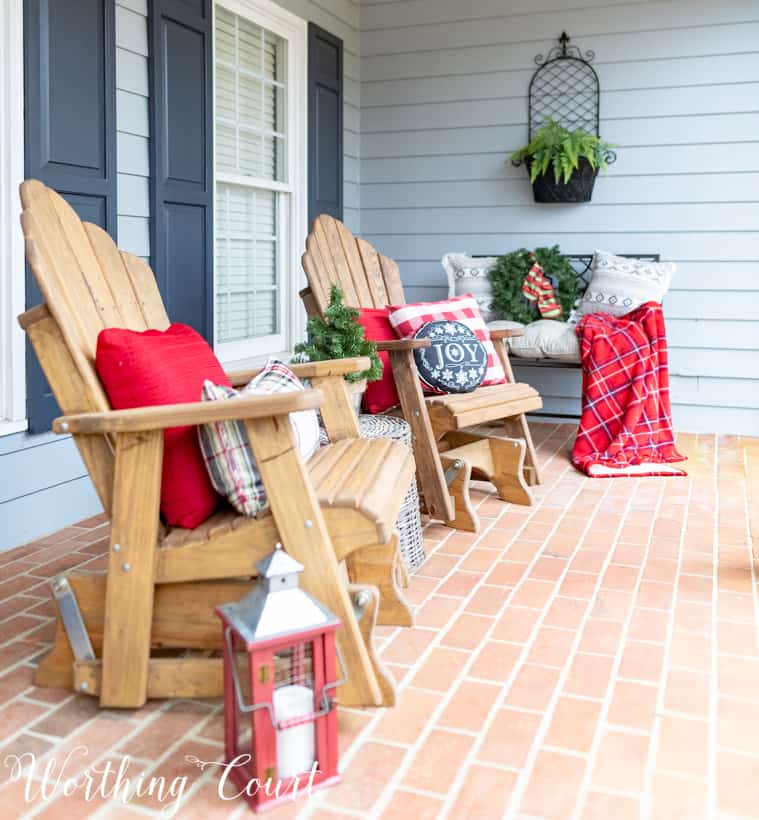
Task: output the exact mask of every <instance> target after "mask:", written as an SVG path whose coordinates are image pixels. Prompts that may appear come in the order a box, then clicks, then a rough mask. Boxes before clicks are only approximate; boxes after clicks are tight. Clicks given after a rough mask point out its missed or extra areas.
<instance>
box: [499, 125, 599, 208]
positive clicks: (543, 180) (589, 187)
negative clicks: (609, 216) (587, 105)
mask: <svg viewBox="0 0 759 820" xmlns="http://www.w3.org/2000/svg"><path fill="white" fill-rule="evenodd" d="M612 148H613V146H612V145H610V144H609V143H608V142H604V141H603V140H602V139H601V138H600V137H597V136H595V135H594V134H591V133H589V132H588V131H585V130H584V129H583V128H577V129H576V130H574V131H569V130H568V129H566V128H564V126H562V125H559V123H557V122H556V121H555V120H552V119H550V118H549V119H547V120H546V122H545V123H544V124H543V125H542V126H541V127H540V128H539V129H538V131H537V132H536V133H535V136H534V137H533V138H532V140H530V143H529V145H525V146H524V147H523V148H520V149H519V150H518V151H514V153H513V154H512V155H511V157H510V159H511V161H512V162H513V163H514V164H515V165H519V164H520V163H522V162H524V164H525V165H526V166H527V170H528V172H529V174H530V182H531V183H532V191H533V195H534V197H535V202H590V200H591V197H592V195H593V185H594V184H595V181H596V177H597V176H598V172H599V170H604V171H605V170H606V168H607V166H608V158H609V155H610V153H611V149H612Z"/></svg>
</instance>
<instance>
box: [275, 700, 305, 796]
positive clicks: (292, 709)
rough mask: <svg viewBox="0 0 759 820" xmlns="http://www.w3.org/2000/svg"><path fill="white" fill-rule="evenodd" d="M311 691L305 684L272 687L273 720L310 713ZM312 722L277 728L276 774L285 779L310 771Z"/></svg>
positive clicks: (287, 718) (283, 719)
mask: <svg viewBox="0 0 759 820" xmlns="http://www.w3.org/2000/svg"><path fill="white" fill-rule="evenodd" d="M313 711H314V691H313V689H309V688H308V686H298V685H295V684H293V685H292V686H282V687H280V688H279V689H275V690H274V719H275V720H276V721H277V722H279V721H285V720H290V719H292V718H297V717H302V716H303V715H310V714H311V713H312V712H313ZM314 754H315V749H314V722H313V721H312V720H309V721H308V722H307V723H301V724H300V725H299V726H293V727H292V728H290V729H277V777H279V778H280V779H281V780H284V779H285V778H287V777H293V776H294V775H296V774H301V773H302V772H308V771H310V770H311V766H312V765H313V762H314Z"/></svg>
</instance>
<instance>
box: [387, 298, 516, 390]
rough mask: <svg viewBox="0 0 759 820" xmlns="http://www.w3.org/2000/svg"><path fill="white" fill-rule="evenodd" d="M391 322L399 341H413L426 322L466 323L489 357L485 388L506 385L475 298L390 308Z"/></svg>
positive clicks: (484, 380)
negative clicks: (492, 385) (491, 385)
mask: <svg viewBox="0 0 759 820" xmlns="http://www.w3.org/2000/svg"><path fill="white" fill-rule="evenodd" d="M389 310H390V314H389V316H388V319H389V320H390V324H391V325H392V326H393V329H394V330H395V332H396V333H397V334H398V337H399V338H400V339H411V338H412V337H413V336H414V334H415V333H416V331H417V330H419V328H420V327H421V326H422V325H426V324H427V322H435V321H445V320H449V321H450V320H455V321H457V322H462V323H463V324H465V325H466V326H467V327H468V328H469V329H470V330H471V331H472V332H473V333H474V335H475V336H476V337H477V338H478V339H479V340H480V341H481V342H482V344H483V345H484V347H485V351H486V352H487V354H488V369H487V371H486V372H485V378H484V379H483V381H482V386H483V387H485V386H486V385H489V384H505V382H506V374H505V373H504V372H503V367H502V366H501V362H500V360H499V358H498V355H497V354H496V352H495V348H494V347H493V342H492V340H491V338H490V333H489V331H488V326H487V325H486V324H485V320H484V319H483V318H482V313H481V312H480V308H479V307H478V305H477V302H476V300H475V298H474V297H473V296H472V295H471V294H470V293H467V294H466V295H464V296H454V297H451V298H450V299H445V300H443V301H442V302H414V303H412V304H409V305H391V306H390V307H389Z"/></svg>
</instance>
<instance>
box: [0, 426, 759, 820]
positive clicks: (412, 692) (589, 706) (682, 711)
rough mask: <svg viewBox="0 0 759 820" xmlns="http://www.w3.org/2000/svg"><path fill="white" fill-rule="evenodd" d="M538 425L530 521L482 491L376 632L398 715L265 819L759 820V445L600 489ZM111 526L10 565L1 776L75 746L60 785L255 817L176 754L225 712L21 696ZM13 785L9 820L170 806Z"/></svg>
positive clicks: (693, 444)
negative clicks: (299, 798)
mask: <svg viewBox="0 0 759 820" xmlns="http://www.w3.org/2000/svg"><path fill="white" fill-rule="evenodd" d="M534 432H535V435H536V440H537V443H538V449H539V454H540V458H541V460H542V462H543V465H544V466H543V474H544V483H543V484H542V485H541V486H540V487H537V488H535V500H536V503H535V505H534V506H533V507H531V508H525V507H516V506H513V505H509V504H505V503H503V502H501V501H499V500H498V499H497V498H495V497H494V496H492V495H491V493H490V488H489V487H488V485H478V490H477V492H476V498H475V501H476V504H477V506H478V512H479V514H480V516H481V519H482V524H483V526H482V530H481V532H480V533H478V534H476V535H473V534H470V533H460V532H455V531H452V530H450V529H447V528H445V527H442V526H440V525H439V524H428V525H427V526H426V529H425V546H426V550H427V554H428V560H427V562H426V564H425V565H424V566H423V567H422V568H421V569H420V571H419V572H418V573H417V574H416V575H415V576H413V578H412V580H411V587H410V589H409V591H408V597H409V599H410V600H411V601H412V602H413V603H414V605H415V608H416V612H417V625H416V627H415V628H414V629H412V630H403V629H398V628H392V627H383V628H381V629H378V633H377V634H378V645H379V648H380V654H381V656H382V657H383V658H384V659H385V661H386V662H387V663H388V669H389V670H390V672H391V673H392V675H393V677H394V678H395V679H396V680H397V681H398V683H399V704H398V706H397V707H396V708H395V709H394V710H390V711H384V710H371V709H365V710H359V709H342V710H341V713H340V721H339V723H340V732H341V737H340V741H341V743H340V746H341V765H342V769H343V772H344V781H343V784H342V785H340V786H339V787H336V788H335V789H331V790H326V791H324V792H321V793H317V794H315V795H314V796H313V797H312V798H310V799H306V800H305V801H304V802H302V803H299V804H297V805H295V806H287V807H285V808H284V809H281V810H277V811H275V812H274V813H273V814H272V815H271V817H272V818H274V820H277V818H280V817H281V818H289V817H295V816H302V817H309V818H314V819H315V820H316V819H317V818H340V817H382V818H384V817H386V818H405V817H408V818H411V820H422V818H437V817H441V818H442V817H448V818H453V820H459V818H460V819H461V820H469V818H474V819H475V820H478V819H479V818H490V817H493V818H502V817H507V818H515V820H516V818H522V817H529V818H540V817H544V818H553V817H556V818H577V820H581V819H582V818H589V819H590V818H597V819H598V820H600V819H601V818H603V820H624V819H625V818H638V817H642V818H663V820H669V818H687V820H695V818H699V817H704V818H717V817H737V816H740V817H757V818H759V787H758V786H757V783H759V779H758V778H757V772H758V771H759V599H758V598H757V586H756V580H757V579H756V569H757V567H756V565H755V564H754V561H753V556H752V533H756V532H757V531H759V440H757V439H746V438H740V437H734V436H725V437H714V436H707V435H681V436H680V437H679V439H678V444H679V446H680V447H681V448H682V450H684V451H685V452H686V453H687V454H688V456H689V458H690V461H689V462H688V464H687V468H688V470H689V473H690V475H689V477H688V478H685V479H683V478H641V479H614V480H589V479H586V478H584V477H583V476H581V475H579V474H578V473H577V472H576V471H575V470H574V469H573V468H572V467H571V465H570V464H569V461H568V453H569V449H570V447H571V442H572V438H573V429H572V428H571V427H569V426H566V425H565V426H562V425H550V424H543V425H535V426H534ZM107 531H108V526H107V522H105V520H104V519H103V518H102V517H100V516H96V517H95V518H93V519H90V520H88V521H84V522H80V524H79V525H77V526H74V527H69V528H67V529H66V530H63V531H61V532H59V533H55V534H53V535H51V536H47V537H46V538H43V539H40V540H39V541H37V542H35V543H33V544H27V545H24V546H22V547H19V548H18V549H16V550H12V551H11V552H8V553H4V554H3V555H0V732H1V733H2V736H1V737H0V761H2V760H3V759H5V758H6V756H7V755H22V754H23V753H24V752H32V753H34V754H35V755H36V756H37V759H38V761H40V762H41V763H42V764H44V762H45V761H47V760H48V759H50V758H53V759H55V760H62V759H63V757H65V756H66V755H67V754H69V753H72V758H71V761H72V762H71V763H70V766H71V772H72V773H73V772H76V771H81V770H82V769H83V768H84V767H86V766H89V765H92V764H94V765H95V766H97V767H102V766H103V765H105V763H106V762H107V761H110V762H111V763H112V765H115V764H116V763H117V762H119V761H121V760H123V759H124V758H126V759H128V760H129V761H130V770H129V772H130V774H132V775H133V776H136V775H137V774H138V773H140V772H146V773H148V775H149V774H151V773H152V774H155V775H159V776H160V775H163V776H165V777H166V778H167V780H170V779H171V778H177V777H181V776H185V775H186V776H187V779H188V783H187V787H186V790H185V792H184V794H183V798H182V805H181V807H180V811H179V813H178V814H177V816H180V817H188V818H192V817H202V818H204V820H214V819H215V818H222V817H229V816H234V817H241V816H245V814H246V811H247V810H246V809H245V807H244V805H243V804H242V802H241V801H240V800H239V799H226V800H222V798H221V797H220V796H219V794H218V789H217V784H218V770H217V769H216V767H213V766H210V767H207V768H206V769H205V770H203V771H201V770H200V769H199V768H197V767H196V766H193V765H192V764H188V762H187V761H186V759H185V758H186V756H188V755H190V756H191V755H195V756H196V757H198V758H201V759H206V760H214V759H217V758H219V756H220V755H221V754H222V738H223V730H222V714H221V707H220V703H219V701H174V702H158V703H150V704H149V705H148V706H146V707H145V708H143V709H141V710H138V711H136V712H114V711H110V710H105V711H101V710H99V709H98V708H97V704H96V703H95V702H94V701H92V700H90V699H87V698H85V697H82V696H78V695H74V694H73V693H69V692H59V691H55V690H43V689H39V688H37V687H35V686H34V684H33V672H34V667H35V665H36V664H37V663H38V661H39V658H40V656H41V655H42V654H43V653H44V651H45V649H46V648H47V647H48V646H49V641H50V640H51V637H52V633H51V628H50V624H51V623H52V609H51V607H50V604H49V602H48V600H47V589H46V580H47V578H48V577H49V576H50V575H51V574H52V573H54V572H56V571H60V570H65V569H68V568H69V567H73V566H82V565H85V564H86V566H87V568H88V569H91V568H92V567H93V564H92V563H87V562H92V561H95V562H97V561H100V560H101V559H102V555H103V553H104V552H105V550H106V547H107ZM754 537H755V536H754ZM96 566H97V565H96ZM82 746H85V747H86V748H87V754H88V756H85V757H84V758H81V759H80V758H77V757H76V755H75V750H76V749H80V748H81V747H82ZM40 772H41V768H40V767H39V766H38V770H37V772H36V779H35V778H33V782H32V792H33V794H34V795H36V793H37V792H38V791H39V787H40V785H41V784H40V783H39V778H40ZM11 775H12V770H11V769H8V768H3V769H2V770H0V811H1V812H2V815H3V816H4V817H6V816H7V817H22V816H26V815H28V816H30V817H32V816H37V815H39V816H45V817H47V816H60V817H72V818H73V817H87V816H91V815H93V814H95V813H96V812H97V817H99V818H101V817H104V818H109V820H113V818H120V817H133V818H137V817H145V816H154V817H158V816H159V811H160V808H161V806H160V805H158V803H157V802H156V800H155V799H150V798H142V799H139V798H136V797H135V798H134V799H133V800H132V801H131V802H130V803H129V805H124V804H122V803H121V802H119V801H115V800H113V799H111V800H110V801H109V800H105V801H104V800H103V799H96V800H93V801H92V802H91V803H88V802H87V801H86V800H84V799H83V797H82V796H81V795H76V796H72V797H71V798H65V797H61V796H60V795H57V796H56V797H55V798H54V799H53V800H49V801H47V804H45V803H44V802H43V801H41V800H40V798H39V796H35V797H34V798H33V800H32V802H31V803H29V802H27V801H26V799H25V794H24V784H21V783H14V782H12V777H11ZM225 797H228V798H232V797H233V795H232V794H231V793H230V792H229V791H227V793H226V795H225Z"/></svg>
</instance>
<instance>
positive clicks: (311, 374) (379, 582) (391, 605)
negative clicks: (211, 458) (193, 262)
mask: <svg viewBox="0 0 759 820" xmlns="http://www.w3.org/2000/svg"><path fill="white" fill-rule="evenodd" d="M21 200H22V204H23V213H22V216H21V223H22V226H23V230H24V235H25V238H26V253H27V259H28V261H29V264H30V266H31V268H32V271H33V272H34V275H35V277H36V279H37V282H38V283H39V286H40V289H41V291H42V293H43V296H44V299H45V303H44V304H43V305H39V306H37V307H35V308H32V309H31V310H29V311H27V312H26V313H25V314H23V315H22V316H21V317H20V323H21V325H22V327H24V328H25V329H26V331H27V333H28V334H29V337H30V339H31V342H32V344H33V346H34V349H35V351H36V353H37V356H38V357H39V360H40V362H41V364H42V367H43V369H44V371H45V375H46V376H47V378H48V380H49V382H50V385H51V387H52V389H53V392H54V394H55V396H56V398H57V400H58V403H59V404H60V406H61V408H62V410H63V412H64V413H65V414H66V415H64V416H63V417H62V418H59V419H56V421H55V422H54V425H53V429H54V430H55V431H56V432H58V433H70V434H71V435H73V437H74V440H75V441H76V444H77V447H78V448H79V452H80V454H81V456H82V458H83V460H84V463H85V464H86V466H87V469H88V471H89V474H90V477H91V478H92V481H93V483H94V485H95V488H96V490H97V492H98V495H99V497H100V500H101V502H102V504H103V507H104V509H105V511H106V512H107V514H108V515H109V517H110V519H111V536H110V550H109V557H108V570H107V574H97V573H96V574H80V575H76V574H75V573H71V574H69V576H68V577H67V578H66V579H61V578H58V579H56V580H55V581H54V583H53V591H54V594H55V597H56V599H58V598H59V594H60V595H61V596H62V599H64V598H65V599H66V600H67V606H68V612H67V613H65V614H67V615H68V616H69V618H68V622H69V623H71V616H72V606H71V603H72V600H73V599H72V598H71V596H70V595H69V596H68V597H67V595H66V593H67V591H68V590H73V592H74V594H75V597H76V602H75V603H76V605H75V606H74V607H73V610H74V611H73V616H74V621H77V619H81V620H80V621H79V624H81V621H83V626H84V629H85V630H86V633H87V634H86V635H84V638H85V641H84V643H85V644H86V643H87V640H86V639H87V638H89V641H90V642H91V644H92V645H93V648H94V650H95V653H96V655H95V657H94V658H93V657H92V656H91V655H90V656H89V657H87V654H88V653H84V655H85V657H81V655H82V653H81V652H78V653H77V654H79V655H80V657H79V658H78V659H76V658H75V657H74V654H73V653H72V648H71V645H70V641H69V639H68V636H67V633H66V630H65V629H64V627H63V626H62V623H61V617H59V623H58V632H57V635H56V639H55V644H54V647H53V649H52V651H51V652H50V654H49V655H48V656H47V657H46V658H45V659H44V660H43V662H42V664H41V666H40V668H39V670H38V673H37V678H36V682H37V683H38V684H40V685H52V686H74V688H75V689H76V690H78V691H81V692H85V693H87V694H90V695H99V697H100V703H101V705H102V706H114V707H119V706H120V707H137V706H140V705H142V704H143V703H144V702H145V700H146V698H153V697H156V698H157V697H185V696H196V697H209V696H217V695H220V694H222V692H223V684H222V661H221V658H220V656H219V653H218V650H220V649H221V626H220V623H219V621H218V618H216V616H215V615H214V614H213V607H214V605H216V604H219V603H224V602H227V601H233V600H237V599H239V598H240V597H241V596H242V595H243V594H245V592H246V591H247V590H248V589H249V588H250V585H251V583H252V582H251V580H250V579H251V576H252V575H253V574H255V569H254V564H255V562H256V561H257V560H258V559H259V558H261V557H263V556H264V555H266V554H268V553H269V552H271V550H273V549H274V546H275V544H276V543H277V542H281V543H282V544H283V545H284V548H285V549H286V550H287V552H289V553H290V554H291V555H293V556H294V557H295V558H296V559H297V560H299V561H300V562H301V563H303V564H304V565H305V572H304V573H303V575H302V578H301V584H302V586H303V587H304V588H305V589H306V590H308V591H309V592H311V593H312V594H313V595H315V596H316V597H317V598H318V599H320V600H321V601H322V602H323V603H324V604H325V605H326V606H328V607H329V608H330V609H331V610H332V611H333V612H334V613H335V614H336V615H337V616H338V617H339V618H340V620H341V621H342V627H341V628H340V630H339V633H338V635H339V637H338V640H339V645H340V647H341V651H342V656H343V658H344V660H345V663H346V666H347V671H348V681H347V683H345V685H344V686H342V687H341V690H340V692H339V696H340V700H341V702H342V703H345V704H356V705H370V706H379V705H386V706H388V705H392V704H393V702H394V699H395V690H394V686H393V683H392V681H391V679H390V677H389V676H388V675H387V674H386V673H385V671H384V670H383V668H382V666H381V665H380V663H379V661H378V659H377V657H376V655H375V653H374V649H373V644H372V628H373V626H374V623H375V620H376V619H377V618H379V621H380V622H382V623H392V624H400V625H410V624H411V622H412V618H411V614H410V611H409V608H408V606H407V604H406V602H405V601H404V599H403V596H402V594H401V593H400V591H399V589H398V583H397V577H398V576H399V574H400V573H399V566H398V560H399V553H398V536H397V532H396V530H395V528H394V522H395V519H396V516H397V514H398V511H399V508H400V506H401V503H402V500H403V497H404V495H405V492H406V489H407V488H408V485H409V483H410V481H411V480H413V474H414V465H413V457H412V455H411V452H410V451H409V450H408V448H405V447H403V446H402V445H400V444H397V443H394V442H390V441H387V440H376V441H369V440H364V439H360V438H359V432H358V425H357V419H356V416H355V413H354V412H353V411H352V409H351V406H350V400H349V398H348V393H347V390H346V388H345V381H344V379H343V375H344V374H346V373H350V372H356V371H360V370H363V369H365V368H366V367H368V364H369V362H368V360H367V359H345V360H340V361H334V362H320V363H314V364H306V365H299V366H297V367H295V368H294V369H295V371H296V372H297V373H298V375H299V376H301V377H304V378H308V379H310V380H311V382H312V385H313V387H314V388H315V389H312V390H308V391H304V392H298V393H283V394H276V395H272V396H266V397H250V398H241V399H240V400H239V401H231V402H200V401H198V403H194V404H182V405H171V406H161V407H145V408H137V409H134V410H126V411H114V410H111V409H110V407H109V404H108V399H107V398H106V395H105V393H104V391H103V388H102V386H101V384H100V381H99V380H98V377H97V375H96V371H95V368H94V355H95V346H96V340H97V336H98V333H99V331H100V330H101V329H102V328H104V327H126V328H131V329H134V330H145V329H148V328H155V329H165V328H166V327H167V326H168V324H169V320H168V317H167V315H166V312H165V310H164V307H163V304H162V301H161V297H160V295H159V292H158V289H157V286H156V283H155V279H154V276H153V274H152V271H151V270H150V268H149V267H148V266H147V265H146V264H145V263H144V262H143V261H142V260H141V259H139V258H138V257H135V256H132V255H131V254H128V253H124V252H120V251H119V249H118V248H117V247H116V245H115V244H114V243H113V241H112V240H111V238H110V237H109V236H108V235H107V234H106V233H105V232H104V231H102V230H101V229H100V228H98V227H97V226H95V225H91V224H88V223H82V222H80V220H79V218H78V217H77V215H76V214H75V212H74V211H73V210H72V209H71V208H70V207H69V205H68V204H67V203H66V202H65V201H64V200H63V199H62V198H61V197H60V196H59V195H58V194H57V193H55V192H54V191H52V190H50V189H49V188H46V187H45V186H44V185H42V183H40V182H37V181H35V180H31V181H27V182H24V183H23V184H22V185H21ZM252 375H253V372H246V373H237V374H230V376H231V381H232V382H233V384H244V383H246V382H247V381H248V380H249V379H250V378H251V377H252ZM199 398H200V397H199ZM315 407H320V408H321V413H322V418H323V422H324V425H325V427H326V429H327V432H328V435H329V437H330V442H331V443H330V444H329V445H327V446H326V447H323V448H321V449H320V450H318V451H317V453H316V454H315V455H314V456H313V458H312V459H311V460H310V462H309V463H308V464H306V463H304V461H303V459H302V458H301V456H300V454H299V451H298V449H297V447H296V446H295V443H294V440H293V433H292V428H291V426H290V424H289V419H288V414H289V413H291V412H294V411H298V410H304V409H308V408H315ZM224 419H242V420H244V422H245V425H246V428H247V431H248V436H249V438H250V443H251V446H252V449H253V452H254V454H255V456H256V459H257V461H258V464H259V467H260V469H261V473H262V477H263V481H264V484H265V486H266V489H267V492H268V496H269V500H270V509H269V511H268V512H267V513H264V514H262V515H261V516H260V517H258V518H255V519H253V518H247V517H244V516H240V515H238V514H236V513H235V512H234V511H232V510H231V508H227V509H226V510H224V511H222V512H218V513H216V514H214V515H213V516H212V517H211V518H210V519H209V520H208V521H206V522H205V523H204V524H202V525H201V526H200V527H198V528H197V529H195V530H182V529H173V530H170V529H167V528H166V527H164V526H163V525H162V524H161V522H160V520H159V491H160V481H161V460H162V451H163V431H164V430H165V429H166V428H168V427H173V426H177V425H185V424H200V423H205V422H210V421H216V420H224ZM343 563H344V564H346V565H347V572H346V570H345V568H344V567H343V566H342V564H343ZM346 575H347V576H348V579H346ZM357 593H361V594H360V595H358V594H357ZM357 601H358V603H360V604H361V605H362V606H363V614H361V606H359V605H358V603H357ZM357 613H359V614H357ZM62 614H64V613H63V610H62V608H61V606H59V616H61V615H62ZM82 634H83V631H82V632H81V633H79V634H78V635H77V638H81V637H82ZM71 644H72V645H73V646H74V647H75V648H81V645H82V642H81V641H80V640H77V641H72V642H71ZM151 650H158V653H156V652H152V653H151ZM188 650H193V651H194V654H193V653H192V652H190V654H188Z"/></svg>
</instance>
